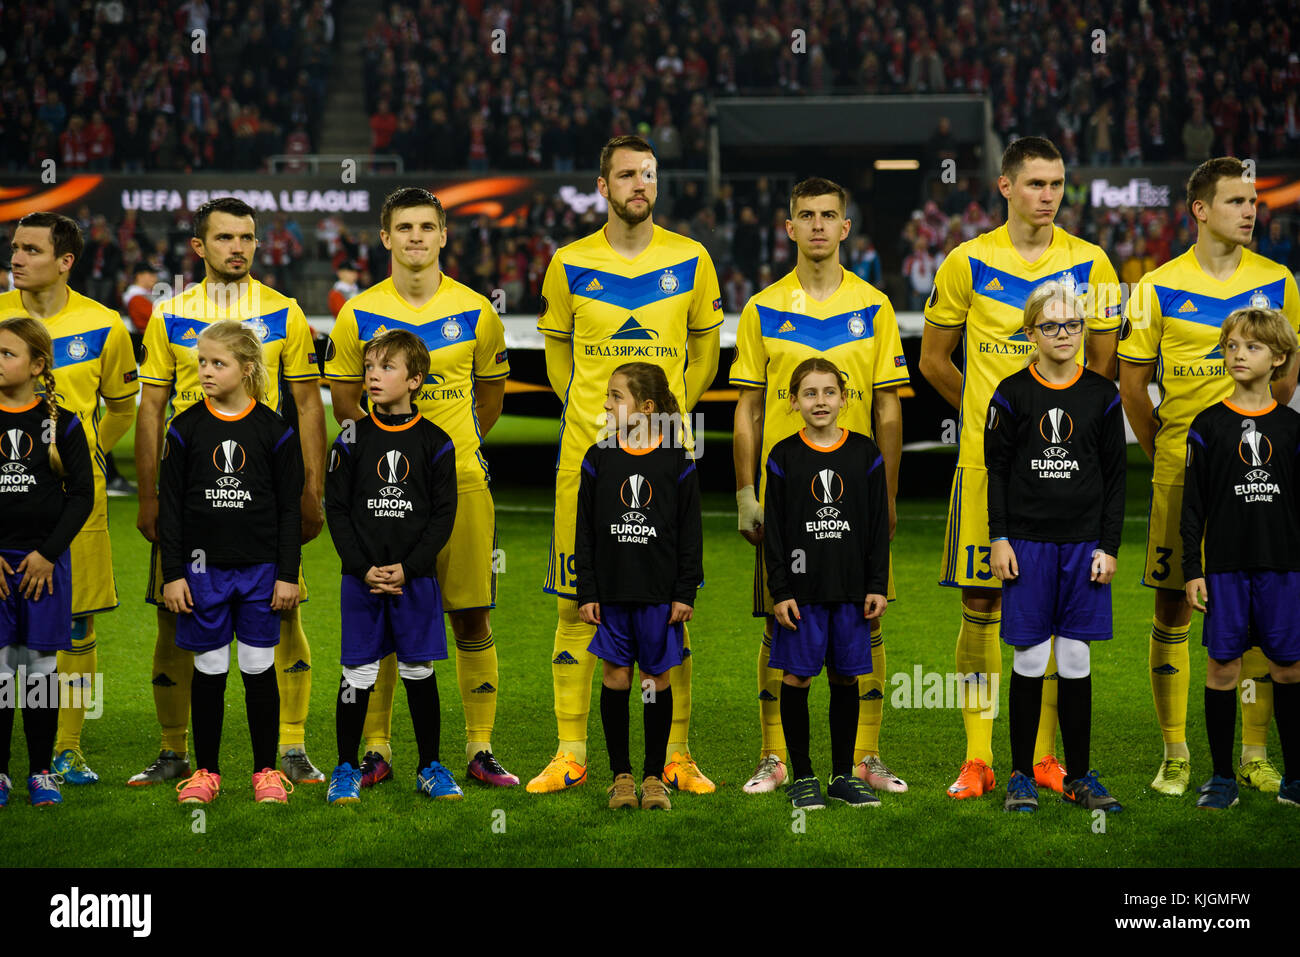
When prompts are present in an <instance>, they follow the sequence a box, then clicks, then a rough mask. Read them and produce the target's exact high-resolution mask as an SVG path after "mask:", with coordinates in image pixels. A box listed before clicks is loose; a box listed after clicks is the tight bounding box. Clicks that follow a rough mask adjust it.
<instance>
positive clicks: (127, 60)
mask: <svg viewBox="0 0 1300 957" xmlns="http://www.w3.org/2000/svg"><path fill="white" fill-rule="evenodd" d="M68 6H69V7H72V8H74V9H73V10H72V15H71V16H67V15H65V10H64V9H62V8H61V7H60V6H59V5H51V6H46V7H41V6H39V5H38V6H34V7H33V6H31V5H17V4H10V5H6V7H5V9H4V12H3V23H2V26H3V29H0V81H3V82H0V131H2V132H3V134H4V135H3V136H0V150H2V151H3V153H2V154H0V166H3V167H5V168H7V169H10V170H27V169H32V168H34V167H36V166H38V165H39V164H40V162H41V161H42V160H44V159H47V158H55V159H57V160H59V161H60V162H61V163H63V164H64V165H65V167H66V168H71V169H91V170H124V171H137V172H138V171H143V170H146V169H147V170H167V171H179V170H198V169H218V170H256V169H259V168H262V166H263V161H264V160H265V158H266V157H267V156H269V155H272V154H274V153H280V152H310V151H311V147H312V144H313V143H317V142H319V140H320V127H321V123H322V120H323V115H324V109H323V107H324V98H325V92H326V85H327V78H328V72H329V63H330V59H331V47H332V46H333V45H334V42H335V24H334V17H333V15H332V13H331V2H330V0H277V2H275V3H270V4H264V3H253V4H239V3H237V2H235V0H226V2H224V3H223V2H221V0H212V3H211V4H209V2H208V0H186V2H179V0H163V2H162V3H157V4H151V5H148V6H147V7H145V6H136V5H132V4H125V3H122V2H121V0H82V2H81V3H80V4H74V5H68ZM1287 9H1288V4H1287V3H1285V2H1283V0H1267V2H1263V3H1259V4H1255V5H1253V6H1251V7H1250V8H1249V9H1248V10H1233V11H1231V12H1232V13H1233V16H1229V15H1228V13H1229V5H1228V4H1226V3H1223V2H1216V3H1212V2H1210V0H1202V2H1200V3H1198V4H1196V5H1194V6H1189V5H1185V4H1179V3H1175V2H1170V0H1158V2H1153V3H1144V4H1142V5H1141V6H1140V7H1139V6H1137V5H1134V4H1132V3H1123V2H1119V0H1084V2H1074V0H1072V2H1069V3H1066V4H1064V5H1059V4H1052V3H1048V2H1047V0H991V2H987V3H984V4H979V3H976V2H974V0H945V2H943V3H938V4H933V5H931V6H930V7H928V8H923V7H921V6H918V5H915V4H900V3H898V2H896V0H880V2H876V3H867V2H863V0H817V2H813V0H789V2H786V3H781V4H776V3H773V2H770V0H763V2H759V3H757V4H753V3H748V2H746V3H740V2H730V0H706V2H702V3H679V4H676V5H669V4H662V3H660V2H657V0H650V2H647V3H641V4H636V5H635V6H633V5H631V4H627V3H626V2H625V0H578V2H574V3H571V4H527V3H523V2H522V0H513V2H492V3H486V4H485V3H484V2H482V0H473V2H460V0H457V2H453V0H418V2H412V0H399V2H394V3H391V4H386V5H384V6H383V7H382V8H381V9H379V10H377V11H376V12H375V14H374V19H373V21H372V23H371V25H370V27H369V29H367V31H366V33H365V36H364V51H365V75H364V78H363V80H364V86H365V100H366V109H367V112H368V113H369V114H370V117H371V119H370V127H371V147H372V149H373V150H374V151H376V152H386V153H397V154H399V155H401V156H402V157H403V158H404V159H405V161H406V164H407V168H408V169H436V170H446V169H470V170H485V169H553V170H571V169H573V168H574V166H575V165H589V163H590V160H589V159H587V158H588V157H591V156H594V155H595V153H596V150H597V149H598V147H599V145H600V144H601V143H603V142H604V141H605V139H607V138H608V137H610V136H616V135H619V134H622V133H629V132H640V133H642V134H643V135H645V136H646V137H647V138H648V139H650V140H651V141H652V142H653V143H654V146H655V149H656V152H657V153H658V154H659V156H660V158H661V160H662V161H663V163H664V164H665V165H666V166H670V167H675V168H686V169H702V168H704V166H705V164H706V161H707V144H708V135H709V124H710V119H709V111H710V103H711V101H712V99H713V98H715V97H720V96H728V95H733V94H742V93H747V92H758V91H762V92H764V93H769V94H770V93H773V92H782V93H785V94H789V95H805V94H834V93H856V94H861V93H867V94H890V93H988V94H989V95H990V96H991V97H992V100H993V102H994V104H995V110H994V127H995V129H996V130H997V132H998V133H999V134H1000V135H1001V136H1002V138H1003V140H1004V141H1006V140H1010V139H1011V138H1014V137H1015V136H1018V135H1029V134H1038V135H1045V136H1048V137H1050V138H1051V139H1052V140H1053V141H1054V142H1057V143H1059V144H1061V149H1062V152H1063V154H1064V156H1065V160H1066V163H1067V164H1068V165H1071V166H1074V165H1079V164H1081V163H1090V164H1092V165H1106V164H1109V163H1119V162H1123V163H1129V164H1138V163H1144V162H1162V161H1176V162H1179V163H1186V164H1192V165H1194V164H1196V163H1199V162H1201V161H1202V160H1204V159H1205V158H1207V157H1209V156H1211V155H1224V154H1227V155H1241V156H1254V157H1257V158H1261V159H1263V158H1269V157H1277V156H1288V155H1295V153H1296V151H1297V149H1300V102H1298V101H1297V97H1298V96H1300V54H1297V53H1296V52H1295V49H1294V47H1295V45H1294V44H1293V43H1292V27H1291V22H1292V20H1293V18H1292V17H1289V16H1288V15H1287ZM195 31H203V33H202V37H203V41H204V42H202V43H199V42H198V41H196V40H195V39H194V38H195V36H196V33H195ZM497 31H500V32H497ZM1179 49H1182V50H1185V51H1186V52H1185V53H1184V54H1183V55H1182V56H1181V57H1179V56H1177V55H1176V53H1175V51H1176V50H1179ZM27 63H31V64H37V68H36V69H33V70H30V71H28V70H24V75H22V76H20V75H19V70H20V68H21V65H23V64H27ZM28 74H30V77H31V79H30V82H28V80H27V75H28Z"/></svg>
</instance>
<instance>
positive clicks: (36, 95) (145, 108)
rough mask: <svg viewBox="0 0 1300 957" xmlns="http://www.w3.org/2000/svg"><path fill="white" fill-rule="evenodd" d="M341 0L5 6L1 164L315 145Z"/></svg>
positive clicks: (126, 160) (88, 0)
mask: <svg viewBox="0 0 1300 957" xmlns="http://www.w3.org/2000/svg"><path fill="white" fill-rule="evenodd" d="M329 5H330V4H329V0H277V2H276V3H273V4H261V3H253V4H242V3H238V2H236V0H224V2H222V0H211V3H209V2H208V0H185V2H181V0H160V2H157V3H151V4H147V5H145V4H132V3H123V2H121V0H82V2H80V3H72V4H48V5H42V4H6V5H5V6H4V8H3V10H2V11H0V134H2V135H0V168H4V169H8V170H11V171H24V172H29V171H31V170H34V169H38V168H40V166H41V164H42V163H43V162H44V161H45V160H47V159H54V160H55V161H56V162H57V163H58V164H60V168H61V169H65V170H72V171H86V170H89V171H92V172H106V171H121V172H128V173H140V172H144V171H146V170H147V171H167V172H171V171H182V170H183V171H186V172H190V171H195V170H256V169H259V168H261V167H262V165H263V161H264V160H265V158H266V157H267V156H270V155H273V154H276V153H310V152H312V144H313V143H315V142H318V140H319V135H320V125H321V120H322V117H323V112H324V102H325V92H326V78H327V75H328V71H329V62H330V55H331V46H332V44H333V41H334V21H333V19H332V17H331V15H330V13H329V12H328V8H329Z"/></svg>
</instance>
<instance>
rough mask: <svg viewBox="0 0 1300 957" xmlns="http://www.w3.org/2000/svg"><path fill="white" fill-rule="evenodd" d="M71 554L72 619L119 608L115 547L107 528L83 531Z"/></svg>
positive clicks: (76, 540)
mask: <svg viewBox="0 0 1300 957" xmlns="http://www.w3.org/2000/svg"><path fill="white" fill-rule="evenodd" d="M88 524H89V523H88ZM69 551H70V552H71V559H72V617H73V618H82V617H84V616H86V615H95V614H98V613H99V612H101V611H112V610H113V609H114V608H116V607H117V582H116V581H115V580H114V578H113V547H112V543H111V542H110V541H109V539H108V529H107V528H101V529H90V530H86V529H82V531H80V532H78V533H77V537H76V538H74V539H73V540H72V545H71V547H70V548H69Z"/></svg>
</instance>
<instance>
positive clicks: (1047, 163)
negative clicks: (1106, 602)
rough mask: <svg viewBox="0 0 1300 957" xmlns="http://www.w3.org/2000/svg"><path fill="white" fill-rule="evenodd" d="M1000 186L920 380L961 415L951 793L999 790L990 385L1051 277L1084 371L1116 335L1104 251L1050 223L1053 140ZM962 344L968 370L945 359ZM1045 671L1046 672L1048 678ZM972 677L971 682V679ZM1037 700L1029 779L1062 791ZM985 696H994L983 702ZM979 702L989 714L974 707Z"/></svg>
mask: <svg viewBox="0 0 1300 957" xmlns="http://www.w3.org/2000/svg"><path fill="white" fill-rule="evenodd" d="M998 189H999V191H1000V192H1001V193H1002V195H1003V197H1005V198H1006V201H1007V222H1006V224H1005V225H1003V226H999V227H998V228H997V229H994V230H991V231H989V232H987V233H983V234H982V235H980V236H976V237H975V238H974V239H971V240H968V241H966V242H964V243H962V244H961V245H960V246H958V247H957V248H956V249H954V250H953V251H952V252H951V253H949V254H948V258H947V259H945V260H944V261H943V264H942V265H941V266H940V267H939V272H938V273H937V274H936V276H935V285H934V291H933V292H932V293H931V295H930V300H929V302H927V303H926V306H925V331H924V333H923V334H922V339H921V374H922V375H924V376H925V377H926V379H928V380H929V382H930V384H931V385H933V386H934V388H935V389H936V390H937V391H938V393H939V394H940V395H941V396H943V398H944V399H946V400H947V401H948V402H949V403H950V404H951V405H952V406H953V408H955V409H957V410H958V423H959V425H958V429H959V431H958V454H957V471H956V474H955V475H954V476H953V483H952V496H951V498H950V500H949V505H948V529H947V533H946V535H945V540H944V558H943V570H942V577H941V579H940V582H939V583H940V584H941V585H947V586H949V587H953V588H960V589H961V604H962V623H961V630H960V631H959V632H958V633H957V671H958V672H959V673H961V674H964V675H969V676H971V678H970V679H968V684H967V686H966V700H965V706H964V707H963V708H962V721H963V723H964V724H965V728H966V758H965V761H964V762H963V764H962V767H961V771H960V773H959V774H958V776H957V780H956V781H954V782H953V784H952V785H951V786H950V787H949V788H948V794H949V795H950V796H952V797H954V798H958V799H961V798H970V797H979V796H980V795H982V794H987V793H988V792H989V791H991V790H992V789H993V787H994V786H995V780H994V775H993V720H992V719H993V716H994V714H995V713H996V709H997V688H998V679H999V677H1000V676H1001V673H1002V648H1001V642H1000V641H999V636H998V633H999V626H1000V624H1001V619H1002V594H1001V591H1000V590H999V587H998V581H997V579H996V578H995V577H994V576H993V569H992V568H991V567H990V565H989V562H990V551H991V547H992V546H991V545H990V543H989V530H988V489H987V485H988V474H987V472H986V470H985V468H984V419H985V417H986V415H987V414H988V405H989V400H990V398H991V397H992V395H993V390H994V389H995V388H996V387H997V384H998V383H999V382H1000V381H1002V379H1004V378H1006V377H1007V376H1009V375H1011V374H1012V373H1014V372H1017V371H1019V370H1020V369H1022V368H1023V367H1024V365H1025V361H1026V357H1027V356H1028V355H1029V353H1030V352H1032V351H1033V348H1034V346H1033V344H1032V343H1030V342H1029V341H1027V340H1026V338H1025V333H1024V329H1023V325H1024V306H1025V300H1026V299H1027V298H1028V297H1029V294H1030V293H1031V292H1033V291H1034V289H1036V288H1037V287H1038V286H1039V285H1040V284H1042V283H1044V282H1047V281H1048V280H1057V281H1058V282H1062V283H1064V284H1065V285H1066V287H1067V288H1073V289H1074V290H1075V296H1076V297H1077V298H1078V300H1079V309H1080V315H1082V316H1083V317H1085V320H1086V323H1087V329H1088V332H1089V336H1088V338H1087V345H1086V347H1085V350H1084V351H1085V352H1086V354H1087V364H1088V367H1089V368H1090V369H1094V370H1096V371H1097V372H1100V373H1101V374H1102V375H1105V376H1108V377H1113V376H1114V374H1115V370H1114V363H1115V333H1116V332H1117V331H1118V329H1119V323H1120V315H1119V313H1120V304H1119V282H1118V279H1117V278H1116V276H1115V269H1114V267H1113V266H1111V264H1110V261H1109V260H1108V259H1107V258H1106V254H1105V253H1104V252H1103V251H1102V250H1101V249H1100V247H1098V246H1095V245H1093V244H1092V243H1089V242H1085V241H1084V240H1082V239H1078V238H1077V237H1074V236H1071V235H1070V234H1069V233H1067V232H1066V231H1065V230H1063V229H1061V228H1059V227H1057V226H1055V225H1054V224H1053V222H1052V221H1053V220H1054V219H1055V218H1056V211H1057V209H1059V208H1060V205H1061V197H1062V195H1063V194H1064V189H1065V164H1064V162H1063V161H1062V160H1061V154H1060V152H1059V151H1058V150H1057V149H1056V147H1055V146H1054V145H1053V144H1052V142H1051V141H1050V140H1046V139H1043V138H1042V137H1039V136H1027V137H1024V138H1023V139H1019V140H1016V141H1015V142H1014V143H1012V144H1011V145H1010V146H1008V147H1007V149H1006V151H1005V152H1004V153H1003V154H1002V175H1000V176H999V177H998ZM959 345H960V346H962V347H963V352H964V360H963V368H962V369H958V368H957V367H956V366H955V365H954V364H953V361H952V355H953V352H954V351H955V350H956V349H957V347H958V346H959ZM1054 670H1055V669H1054V666H1053V665H1051V664H1049V671H1048V673H1049V674H1051V673H1052V672H1053V671H1054ZM977 682H978V685H977V684H976V683H977ZM1047 684H1048V687H1047V688H1045V690H1044V693H1043V717H1042V720H1041V721H1040V723H1039V733H1038V742H1037V744H1036V746H1035V756H1036V757H1040V758H1041V760H1040V761H1039V762H1038V763H1037V764H1036V765H1035V768H1034V772H1035V775H1034V776H1035V778H1036V779H1037V780H1038V781H1039V783H1040V784H1043V785H1045V786H1050V787H1051V788H1052V789H1053V790H1056V791H1060V790H1061V786H1062V779H1063V776H1064V775H1063V771H1062V769H1061V766H1060V763H1059V762H1058V761H1057V760H1056V758H1055V756H1054V752H1055V748H1056V698H1055V686H1054V682H1048V683H1047ZM990 699H991V700H990ZM981 702H982V703H983V704H985V705H987V707H981V706H980V705H981Z"/></svg>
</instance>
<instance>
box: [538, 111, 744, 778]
mask: <svg viewBox="0 0 1300 957" xmlns="http://www.w3.org/2000/svg"><path fill="white" fill-rule="evenodd" d="M656 174H657V163H656V160H655V156H654V152H653V150H651V148H650V144H649V143H647V142H646V141H645V140H643V139H642V138H641V137H639V136H619V137H615V138H614V139H612V140H610V141H609V142H608V143H606V144H605V146H604V148H603V149H602V150H601V153H600V177H599V178H598V179H597V180H596V188H597V189H598V190H599V192H600V195H601V196H602V197H604V198H605V199H606V200H607V201H608V203H609V218H608V222H607V223H606V225H605V227H604V228H603V229H601V230H600V231H599V232H596V233H593V234H592V235H590V236H588V237H586V238H585V239H580V240H578V241H577V242H575V243H571V244H570V245H568V246H565V247H564V248H563V249H561V250H559V252H557V253H556V254H555V257H554V258H553V259H552V260H551V264H550V266H549V267H548V268H547V270H546V278H545V280H544V281H543V284H542V308H541V314H540V315H539V317H538V319H537V329H538V331H539V332H541V333H543V334H544V335H545V336H546V373H547V377H548V378H549V379H550V382H551V387H552V388H554V389H555V394H556V395H558V396H559V397H560V398H561V399H562V400H563V402H564V411H563V412H562V413H561V417H560V453H559V456H558V458H557V460H556V471H555V523H554V531H553V534H552V538H551V562H550V567H549V568H548V569H547V573H546V584H545V586H544V588H543V590H544V591H546V592H548V593H550V594H552V595H556V596H557V605H558V606H559V624H558V625H557V627H556V629H555V647H554V650H553V651H552V655H551V674H552V679H553V681H554V685H555V717H556V721H557V723H558V725H559V738H560V742H559V749H558V750H557V752H556V755H555V757H554V758H552V759H551V762H550V763H549V764H548V765H547V766H546V768H545V769H544V770H543V771H542V772H541V774H539V775H537V777H535V778H533V779H532V780H531V781H529V782H528V790H529V791H530V792H532V793H534V794H541V793H546V792H549V791H562V790H564V789H566V788H570V787H575V786H577V785H579V784H581V783H583V782H584V781H586V780H587V715H588V712H589V711H590V708H591V679H592V674H593V671H594V669H595V663H596V657H595V656H594V655H592V654H590V653H589V652H588V651H587V645H588V644H589V643H590V641H591V638H592V634H593V632H594V627H593V626H592V625H586V624H583V623H582V622H581V621H580V620H579V619H578V607H577V597H578V591H577V581H576V571H577V559H576V558H575V557H574V554H573V542H574V523H575V520H576V515H577V498H578V484H579V483H578V476H579V470H580V469H581V467H582V458H583V455H584V454H585V453H586V451H587V449H589V448H590V447H591V446H592V445H593V444H594V443H595V442H596V440H597V438H598V433H599V430H600V427H601V426H602V425H603V424H604V421H605V414H604V409H603V407H604V400H605V387H606V385H607V384H608V382H609V376H610V373H611V372H613V370H614V369H615V368H616V367H617V366H619V365H620V364H621V363H623V362H627V361H629V360H643V361H646V362H653V363H656V364H658V365H661V366H662V367H663V369H664V372H665V373H666V374H667V376H668V382H669V384H670V385H671V387H672V390H673V395H674V396H675V397H676V399H677V401H678V404H679V405H680V406H681V407H682V408H683V409H686V410H688V411H689V410H690V409H691V408H693V407H694V405H695V403H696V402H698V401H699V399H700V396H701V395H703V394H704V390H705V389H706V388H708V386H709V384H710V383H711V382H712V381H713V376H714V373H715V372H717V369H718V341H719V329H720V327H721V325H722V299H721V297H720V293H719V289H718V276H717V273H716V272H715V271H714V268H713V261H712V260H711V259H710V258H709V254H708V253H707V252H706V251H705V249H704V247H703V246H701V245H700V244H699V243H697V242H695V241H694V240H692V239H688V238H686V237H685V236H681V235H679V234H677V233H672V232H669V231H668V230H666V229H663V228H661V227H659V226H656V225H655V224H654V220H653V218H652V214H653V212H654V205H655V198H656V196H657V195H658V188H659V184H658V179H657V175H656ZM684 659H685V660H684V661H683V662H682V664H681V665H679V666H677V667H676V668H673V669H672V670H671V671H670V672H669V675H670V679H669V680H670V682H671V684H672V687H673V721H672V731H671V733H670V735H669V741H668V752H667V754H666V755H665V766H664V775H663V781H664V783H666V784H669V785H671V786H673V787H676V788H678V789H679V790H683V791H689V792H693V793H697V794H708V793H710V792H712V791H713V790H714V786H713V782H712V781H710V780H709V779H708V778H706V777H705V776H704V775H703V774H702V773H701V772H700V770H699V768H698V767H697V766H696V764H695V762H694V761H693V760H692V759H691V755H690V749H689V746H688V742H687V732H688V730H689V728H690V717H691V658H690V637H689V634H688V635H687V637H686V648H685V651H684Z"/></svg>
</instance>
